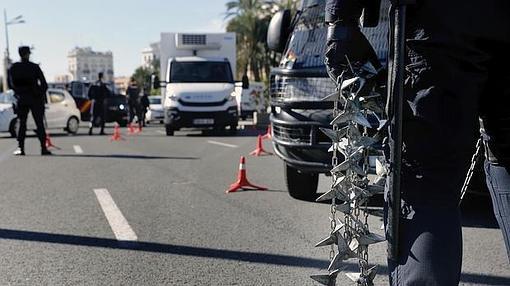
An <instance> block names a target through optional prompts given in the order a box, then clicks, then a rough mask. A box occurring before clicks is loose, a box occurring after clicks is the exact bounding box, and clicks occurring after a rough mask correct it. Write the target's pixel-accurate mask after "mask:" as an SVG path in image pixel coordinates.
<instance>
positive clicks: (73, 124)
mask: <svg viewBox="0 0 510 286" xmlns="http://www.w3.org/2000/svg"><path fill="white" fill-rule="evenodd" d="M78 129H80V121H79V120H78V118H76V117H74V116H73V117H71V118H69V120H67V125H66V131H67V133H69V134H73V135H75V134H76V133H78Z"/></svg>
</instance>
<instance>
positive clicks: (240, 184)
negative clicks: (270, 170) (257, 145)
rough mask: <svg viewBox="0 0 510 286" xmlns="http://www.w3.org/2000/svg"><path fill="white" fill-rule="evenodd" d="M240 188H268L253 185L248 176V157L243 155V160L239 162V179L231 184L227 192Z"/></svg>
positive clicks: (233, 191)
mask: <svg viewBox="0 0 510 286" xmlns="http://www.w3.org/2000/svg"><path fill="white" fill-rule="evenodd" d="M238 190H259V191H266V190H267V188H264V187H259V186H257V185H253V184H252V183H250V182H249V181H248V178H246V159H245V158H244V156H241V162H240V163H239V172H238V174H237V181H236V182H235V183H233V184H232V185H230V188H229V189H228V190H227V191H226V192H225V193H227V194H228V193H235V192H237V191H238Z"/></svg>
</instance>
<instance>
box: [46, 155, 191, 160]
mask: <svg viewBox="0 0 510 286" xmlns="http://www.w3.org/2000/svg"><path fill="white" fill-rule="evenodd" d="M52 157H70V158H99V159H142V160H199V159H200V158H197V157H177V156H174V157H167V156H147V155H128V154H108V155H91V154H83V155H80V154H54V155H53V156H52Z"/></svg>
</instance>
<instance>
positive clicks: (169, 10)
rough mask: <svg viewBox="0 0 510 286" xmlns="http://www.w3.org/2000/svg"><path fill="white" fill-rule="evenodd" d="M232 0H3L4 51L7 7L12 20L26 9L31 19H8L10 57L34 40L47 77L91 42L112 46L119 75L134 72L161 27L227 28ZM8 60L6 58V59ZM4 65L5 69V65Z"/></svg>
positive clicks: (0, 33)
mask: <svg viewBox="0 0 510 286" xmlns="http://www.w3.org/2000/svg"><path fill="white" fill-rule="evenodd" d="M226 2H228V0H102V1H100V0H85V1H83V0H82V1H78V0H45V1H41V0H2V1H0V9H2V10H1V11H0V12H1V13H2V15H1V16H2V19H1V21H0V26H1V29H0V51H1V55H2V58H3V54H4V51H5V46H6V44H5V32H4V24H3V22H4V21H3V9H6V11H7V18H8V20H10V19H12V18H14V17H16V16H18V15H23V19H25V21H26V23H24V24H17V25H9V26H8V29H9V42H10V43H9V47H10V54H11V59H13V60H15V61H17V60H19V57H18V52H17V47H18V46H20V45H28V46H33V47H34V48H35V49H34V50H33V51H32V61H33V62H36V63H39V64H40V65H41V68H42V69H43V71H44V73H45V75H46V78H47V79H48V81H53V79H54V77H55V75H59V74H64V73H66V72H67V53H68V52H69V51H70V50H72V49H73V48H74V47H76V46H79V47H87V46H90V47H92V48H93V49H94V50H96V51H108V50H109V51H112V52H113V61H114V71H115V76H130V75H131V74H132V73H133V71H134V70H135V68H136V67H138V66H140V64H141V51H142V49H144V48H146V47H148V46H149V44H150V43H152V42H157V41H158V40H159V35H160V33H161V32H223V31H224V30H225V21H224V18H225V3H226ZM2 64H3V61H2ZM2 70H3V69H2Z"/></svg>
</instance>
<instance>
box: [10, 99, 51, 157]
mask: <svg viewBox="0 0 510 286" xmlns="http://www.w3.org/2000/svg"><path fill="white" fill-rule="evenodd" d="M44 108H45V107H44V103H32V104H20V105H18V106H17V114H18V119H19V131H18V147H20V148H21V149H24V148H25V137H26V132H27V119H28V112H30V111H31V112H32V117H33V118H34V122H35V125H36V127H37V137H38V138H39V142H40V143H41V149H46V130H45V128H44Z"/></svg>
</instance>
